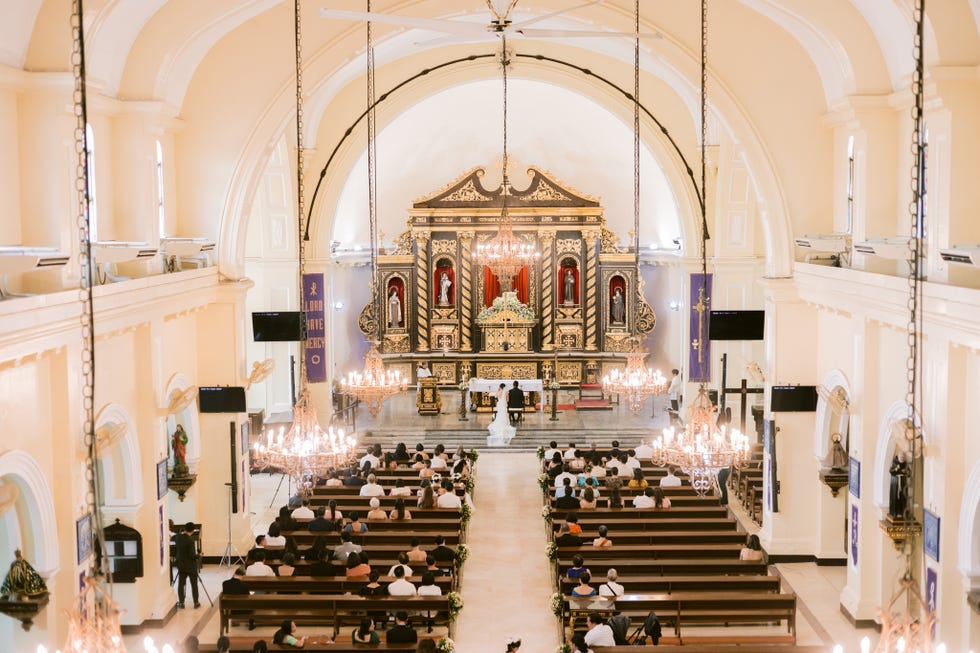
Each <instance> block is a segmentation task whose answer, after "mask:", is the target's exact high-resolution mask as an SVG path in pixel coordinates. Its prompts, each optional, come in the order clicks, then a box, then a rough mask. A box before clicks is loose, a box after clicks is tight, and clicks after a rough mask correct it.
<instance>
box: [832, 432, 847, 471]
mask: <svg viewBox="0 0 980 653" xmlns="http://www.w3.org/2000/svg"><path fill="white" fill-rule="evenodd" d="M833 439H834V444H833V447H832V450H831V460H830V468H831V469H832V470H834V471H835V472H843V471H847V467H848V463H849V461H848V460H847V452H846V451H844V445H842V444H841V442H840V433H834V436H833Z"/></svg>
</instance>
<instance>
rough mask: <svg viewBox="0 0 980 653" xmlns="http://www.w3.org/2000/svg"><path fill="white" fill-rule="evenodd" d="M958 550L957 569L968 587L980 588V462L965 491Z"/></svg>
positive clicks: (972, 472) (971, 474) (958, 535)
mask: <svg viewBox="0 0 980 653" xmlns="http://www.w3.org/2000/svg"><path fill="white" fill-rule="evenodd" d="M957 550H958V553H959V560H957V568H958V569H959V570H960V573H961V574H963V579H964V581H965V582H966V585H967V587H969V589H970V590H975V589H978V588H980V462H978V463H976V464H975V465H974V466H973V471H971V472H970V476H969V478H968V479H967V481H966V487H965V488H964V490H963V502H962V503H961V504H960V523H959V532H958V533H957Z"/></svg>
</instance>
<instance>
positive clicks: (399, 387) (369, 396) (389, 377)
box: [340, 343, 407, 416]
mask: <svg viewBox="0 0 980 653" xmlns="http://www.w3.org/2000/svg"><path fill="white" fill-rule="evenodd" d="M406 385H407V384H406V381H405V379H403V378H402V375H401V372H398V371H389V370H386V369H385V366H384V362H383V361H382V360H381V353H380V352H379V351H378V345H377V344H376V343H372V344H371V348H370V349H369V350H368V352H367V354H365V355H364V371H363V372H360V373H358V372H351V373H350V374H348V375H347V378H346V379H342V380H341V381H340V386H341V388H342V389H343V390H344V392H347V393H350V394H352V395H354V396H355V397H357V399H358V400H359V401H361V402H363V403H365V404H366V405H367V407H368V411H370V413H371V415H375V416H376V415H377V414H378V413H379V412H380V411H381V404H383V403H384V402H385V401H387V400H388V398H390V397H392V396H393V395H396V394H398V393H399V392H402V391H403V390H405V387H406Z"/></svg>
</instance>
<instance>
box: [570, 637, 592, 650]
mask: <svg viewBox="0 0 980 653" xmlns="http://www.w3.org/2000/svg"><path fill="white" fill-rule="evenodd" d="M572 653H592V649H590V648H589V645H588V644H586V643H585V635H583V634H582V633H578V634H577V635H575V636H574V637H572Z"/></svg>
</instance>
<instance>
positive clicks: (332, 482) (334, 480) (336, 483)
mask: <svg viewBox="0 0 980 653" xmlns="http://www.w3.org/2000/svg"><path fill="white" fill-rule="evenodd" d="M343 484H344V481H343V480H341V478H340V472H338V471H337V470H336V469H334V470H332V471H331V472H330V478H328V479H327V482H326V483H325V484H324V485H326V486H327V487H340V486H342V485H343Z"/></svg>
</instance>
